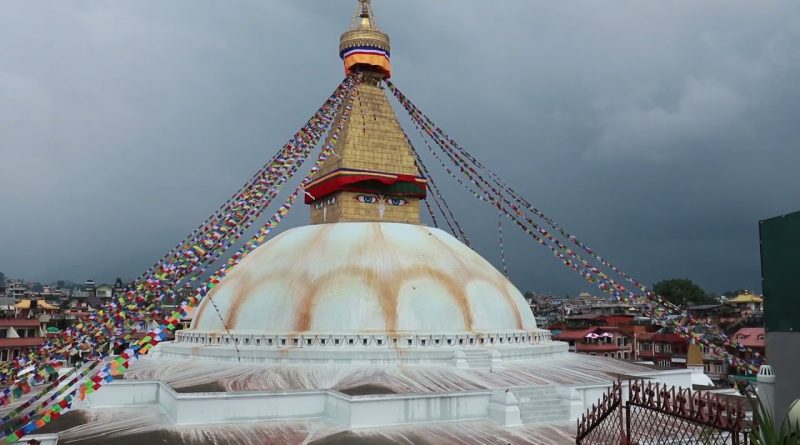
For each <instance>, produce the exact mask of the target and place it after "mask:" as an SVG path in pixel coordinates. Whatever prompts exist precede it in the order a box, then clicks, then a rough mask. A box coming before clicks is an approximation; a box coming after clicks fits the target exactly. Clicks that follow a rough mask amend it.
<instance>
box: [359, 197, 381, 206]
mask: <svg viewBox="0 0 800 445" xmlns="http://www.w3.org/2000/svg"><path fill="white" fill-rule="evenodd" d="M356 199H358V200H359V201H360V202H363V203H364V204H375V203H376V202H378V197H377V196H375V195H358V196H357V197H356Z"/></svg>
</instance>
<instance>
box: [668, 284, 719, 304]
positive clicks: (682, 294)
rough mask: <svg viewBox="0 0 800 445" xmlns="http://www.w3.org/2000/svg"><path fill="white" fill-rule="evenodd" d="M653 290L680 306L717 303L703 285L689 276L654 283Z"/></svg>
mask: <svg viewBox="0 0 800 445" xmlns="http://www.w3.org/2000/svg"><path fill="white" fill-rule="evenodd" d="M653 292H655V293H657V294H659V295H661V296H662V297H664V298H666V299H667V300H668V301H670V302H671V303H674V304H677V305H679V306H683V307H686V306H692V305H696V304H709V303H715V301H714V299H713V298H712V297H711V296H709V295H708V294H707V293H706V291H704V290H703V288H702V287H700V286H698V285H697V284H695V283H694V282H693V281H692V280H690V279H688V278H672V279H669V280H663V281H659V282H658V283H656V284H655V285H653Z"/></svg>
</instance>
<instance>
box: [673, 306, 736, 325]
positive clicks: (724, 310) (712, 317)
mask: <svg viewBox="0 0 800 445" xmlns="http://www.w3.org/2000/svg"><path fill="white" fill-rule="evenodd" d="M686 311H687V313H688V314H689V315H690V316H691V317H693V318H695V319H697V320H699V321H701V322H703V323H706V324H708V325H711V326H719V327H725V326H730V325H732V324H734V323H736V322H738V321H739V320H740V319H741V312H740V311H739V309H737V308H736V307H734V306H733V305H730V304H702V305H699V306H691V307H688V308H686Z"/></svg>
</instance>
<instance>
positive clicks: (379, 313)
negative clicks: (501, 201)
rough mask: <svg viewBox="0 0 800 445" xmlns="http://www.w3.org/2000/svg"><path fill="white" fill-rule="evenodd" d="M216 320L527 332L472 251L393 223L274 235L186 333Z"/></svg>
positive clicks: (520, 306) (276, 325)
mask: <svg viewBox="0 0 800 445" xmlns="http://www.w3.org/2000/svg"><path fill="white" fill-rule="evenodd" d="M210 298H213V300H214V302H215V303H216V305H217V307H218V308H219V315H218V314H217V312H216V310H215V309H214V307H213V305H212V304H210V301H209V299H210ZM220 315H221V317H220ZM221 319H222V320H225V327H227V329H229V330H231V331H234V332H237V331H238V332H243V331H244V332H264V333H282V334H287V333H299V332H313V333H317V332H319V333H373V334H377V333H388V332H392V333H399V332H447V333H457V332H498V331H523V330H524V331H530V330H535V329H536V322H535V321H534V318H533V313H532V312H531V310H530V308H529V306H528V305H527V303H526V302H525V299H524V298H523V296H522V294H520V292H519V290H517V289H516V288H515V287H514V285H512V284H511V282H509V281H508V280H507V279H506V278H505V277H504V276H503V275H502V274H501V273H500V272H498V271H497V270H496V269H495V268H494V267H492V265H491V264H489V263H488V262H487V261H486V260H484V259H483V258H481V256H480V255H478V254H477V253H475V252H474V251H473V250H472V249H470V248H469V247H467V246H465V245H464V244H462V243H461V242H459V241H458V240H456V239H455V238H453V237H452V236H451V235H449V234H447V233H445V232H443V231H441V230H439V229H435V228H430V227H425V226H418V225H411V224H397V223H361V222H359V223H337V224H321V225H312V226H304V227H298V228H295V229H291V230H288V231H286V232H284V233H282V234H280V235H278V236H276V237H275V238H274V239H272V240H271V241H269V242H267V243H266V244H264V245H263V246H261V247H259V248H258V249H256V250H255V251H254V252H252V253H251V254H250V255H249V256H248V257H247V258H245V259H244V260H243V261H242V262H241V263H240V264H239V265H238V266H237V267H236V268H234V269H233V271H232V272H231V273H230V274H229V275H228V276H227V277H226V278H225V279H224V280H223V281H222V282H221V283H220V284H219V285H218V286H217V287H216V288H215V289H214V290H213V291H212V292H211V293H210V294H209V296H208V297H207V298H205V299H204V300H203V302H202V303H201V304H200V307H199V308H198V309H197V311H196V313H195V314H194V320H193V322H192V327H191V329H192V330H194V331H200V332H223V331H224V329H225V327H223V324H222V320H221Z"/></svg>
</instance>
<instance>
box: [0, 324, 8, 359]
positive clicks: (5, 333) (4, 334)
mask: <svg viewBox="0 0 800 445" xmlns="http://www.w3.org/2000/svg"><path fill="white" fill-rule="evenodd" d="M6 337H8V329H0V338H6ZM6 355H8V354H6ZM3 360H5V359H3Z"/></svg>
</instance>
